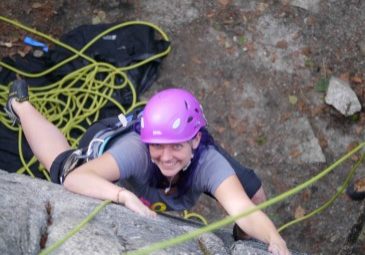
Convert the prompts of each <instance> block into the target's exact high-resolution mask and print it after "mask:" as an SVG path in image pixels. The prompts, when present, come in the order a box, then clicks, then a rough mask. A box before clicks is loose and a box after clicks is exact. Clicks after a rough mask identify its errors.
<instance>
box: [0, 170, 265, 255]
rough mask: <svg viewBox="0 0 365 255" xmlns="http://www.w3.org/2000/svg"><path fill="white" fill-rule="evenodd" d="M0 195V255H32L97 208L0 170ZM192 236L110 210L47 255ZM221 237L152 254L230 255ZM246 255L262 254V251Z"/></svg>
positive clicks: (112, 250)
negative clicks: (184, 235) (185, 235)
mask: <svg viewBox="0 0 365 255" xmlns="http://www.w3.org/2000/svg"><path fill="white" fill-rule="evenodd" d="M0 192H1V194H2V195H1V197H0V204H1V205H2V206H1V207H0V254H38V253H39V252H40V251H41V250H42V249H44V248H47V247H50V246H51V245H52V244H54V243H55V242H57V241H58V240H60V239H62V238H64V237H65V236H66V235H67V234H68V233H69V232H70V231H71V230H73V229H74V228H75V226H77V225H78V224H79V223H80V222H82V221H83V220H84V219H85V218H86V217H87V216H88V215H89V214H90V212H91V211H93V210H94V208H95V207H97V206H98V205H99V204H100V203H101V202H100V201H99V200H96V199H92V198H88V197H84V196H80V195H77V194H73V193H70V192H68V191H66V190H65V189H63V187H62V186H60V185H55V184H52V183H49V182H46V181H43V180H39V179H32V178H30V177H27V176H24V175H18V174H7V173H5V172H3V171H1V170H0ZM193 230H195V228H194V227H193V226H190V225H189V224H183V223H181V222H176V220H173V219H170V218H166V217H163V216H158V217H157V218H156V219H151V218H145V217H141V216H138V215H137V214H135V213H133V212H132V211H130V210H128V209H126V208H125V207H123V206H120V205H116V204H110V205H107V207H105V208H103V209H102V210H101V211H100V212H99V213H98V214H97V215H96V216H95V217H94V218H93V219H92V220H90V221H89V222H88V223H87V224H86V225H85V226H84V227H83V228H81V229H80V230H79V231H78V232H77V233H76V234H75V235H73V236H72V237H71V238H69V239H67V240H66V241H65V242H64V243H63V244H62V245H61V246H60V247H59V248H58V249H56V250H55V251H54V252H53V253H52V254H98V255H100V254H122V253H125V252H128V251H133V250H138V249H140V248H142V247H146V246H149V245H151V244H153V243H157V242H160V241H163V240H168V239H171V238H173V237H176V236H179V235H182V234H184V233H186V232H190V231H193ZM221 234H222V233H221ZM224 235H226V237H225V238H224V239H225V240H226V241H225V242H223V241H222V239H221V238H220V237H218V236H217V235H215V234H212V233H207V234H203V235H201V236H199V237H198V238H195V239H193V240H190V241H187V242H184V243H182V244H179V245H176V246H172V247H169V248H166V249H164V250H158V251H155V252H154V253H153V254H220V255H225V254H230V251H229V248H228V247H229V246H230V244H227V238H229V237H230V233H225V234H224ZM232 242H233V240H232V241H230V243H232ZM250 249H251V250H254V251H255V252H256V253H254V254H267V253H266V252H265V251H264V249H266V246H265V245H262V247H261V249H258V248H255V247H251V248H250ZM236 254H237V253H236Z"/></svg>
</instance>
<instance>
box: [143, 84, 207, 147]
mask: <svg viewBox="0 0 365 255" xmlns="http://www.w3.org/2000/svg"><path fill="white" fill-rule="evenodd" d="M206 124H207V121H206V119H205V116H204V113H203V108H202V106H201V105H200V103H199V101H198V100H197V99H196V98H195V97H194V96H193V95H192V94H191V93H190V92H189V91H187V90H184V89H179V88H171V89H166V90H163V91H161V92H159V93H157V94H156V95H154V96H153V97H152V98H151V99H150V100H149V101H148V103H147V105H146V107H145V108H144V110H143V114H142V118H141V140H142V142H144V143H157V144H158V143H164V144H166V143H180V142H186V141H189V140H190V139H192V138H193V137H194V136H195V135H196V134H197V133H198V131H199V130H200V128H202V127H204V126H205V125H206Z"/></svg>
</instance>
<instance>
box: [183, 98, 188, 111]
mask: <svg viewBox="0 0 365 255" xmlns="http://www.w3.org/2000/svg"><path fill="white" fill-rule="evenodd" d="M184 103H185V108H186V110H188V109H189V104H188V102H186V100H184Z"/></svg>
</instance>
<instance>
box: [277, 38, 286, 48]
mask: <svg viewBox="0 0 365 255" xmlns="http://www.w3.org/2000/svg"><path fill="white" fill-rule="evenodd" d="M276 48H279V49H287V48H288V42H287V41H285V40H281V41H278V42H277V43H276Z"/></svg>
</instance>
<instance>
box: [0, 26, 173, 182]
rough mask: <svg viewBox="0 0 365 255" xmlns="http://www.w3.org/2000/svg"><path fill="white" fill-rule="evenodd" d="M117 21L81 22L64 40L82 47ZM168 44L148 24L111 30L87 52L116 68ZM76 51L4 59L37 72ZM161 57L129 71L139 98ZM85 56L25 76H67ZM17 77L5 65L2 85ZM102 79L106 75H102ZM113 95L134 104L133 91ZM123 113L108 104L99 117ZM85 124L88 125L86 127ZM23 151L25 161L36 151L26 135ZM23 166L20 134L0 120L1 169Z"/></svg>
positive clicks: (34, 82) (37, 82) (35, 81)
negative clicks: (35, 74) (156, 35)
mask: <svg viewBox="0 0 365 255" xmlns="http://www.w3.org/2000/svg"><path fill="white" fill-rule="evenodd" d="M114 25H115V24H98V25H82V26H80V27H78V28H76V29H74V30H72V31H70V32H69V33H66V34H65V35H63V36H62V37H61V39H60V41H61V42H63V43H66V44H68V45H70V46H72V47H73V48H75V49H77V50H80V49H82V48H83V47H84V46H85V45H86V44H87V43H88V42H89V41H90V40H92V39H93V38H94V37H95V36H97V35H98V34H100V33H101V32H103V31H105V30H106V29H109V28H111V27H112V26H114ZM168 47H169V42H168V41H165V40H157V39H155V31H154V29H153V28H151V27H149V26H146V25H130V26H125V27H122V28H120V29H117V30H114V31H113V32H110V33H108V34H107V35H105V36H103V37H102V38H100V39H99V40H97V41H96V42H95V43H94V44H93V45H92V46H91V47H89V48H88V49H87V50H86V51H85V52H84V53H85V54H86V55H88V56H89V57H91V58H93V59H95V60H97V61H100V62H107V63H110V64H112V65H114V66H116V67H123V66H128V65H132V64H134V63H137V62H140V61H142V60H145V59H147V58H149V57H151V56H154V55H156V54H158V53H160V52H162V51H164V50H166V49H167V48H168ZM72 55H73V53H72V52H69V51H68V50H66V49H64V48H62V47H59V46H56V47H55V48H53V49H52V48H51V49H50V50H49V51H48V52H46V53H45V54H44V55H43V56H42V57H40V58H37V57H34V56H33V54H32V53H29V54H27V55H26V56H25V57H21V56H20V55H16V56H14V57H6V58H4V59H3V60H2V61H3V62H5V63H7V64H9V65H11V66H13V67H15V68H17V69H19V70H22V71H25V72H29V73H38V72H41V71H44V70H47V69H49V68H50V67H52V66H54V65H55V64H57V63H59V62H61V61H62V60H64V59H67V58H68V57H70V56H72ZM161 61H162V59H161V58H158V59H155V60H153V61H151V62H148V63H146V64H145V65H142V66H140V67H138V68H135V69H132V70H129V71H127V76H128V79H129V80H130V81H131V82H132V84H133V86H134V87H135V89H136V92H137V98H138V96H140V95H141V94H142V93H143V92H145V91H146V90H147V89H148V88H149V87H151V86H152V84H153V82H154V81H155V80H156V78H157V75H158V68H159V66H160V64H161ZM87 64H88V62H87V60H85V59H84V58H76V59H75V60H73V61H71V62H69V63H67V64H66V65H64V66H61V67H60V68H59V69H56V70H55V71H53V72H51V73H49V74H47V75H45V76H42V77H40V78H27V77H23V79H25V80H26V82H27V83H28V84H29V85H30V86H44V85H47V84H51V83H54V82H56V81H58V80H60V79H62V78H63V77H64V76H65V75H67V74H69V73H70V72H73V71H75V70H77V69H79V68H82V67H84V66H85V65H87ZM15 79H16V73H14V72H13V71H11V70H8V69H6V68H3V69H2V70H1V71H0V84H9V83H10V82H11V81H13V80H15ZM100 79H103V77H100ZM112 97H113V98H114V99H116V100H117V101H118V102H120V103H121V104H122V105H123V106H125V107H128V106H129V105H130V104H131V100H132V95H131V92H130V90H127V89H121V90H116V91H115V92H114V93H113V95H112ZM119 113H120V111H119V109H117V107H116V106H114V104H111V103H110V104H107V105H106V106H104V108H103V109H101V111H100V117H99V118H100V119H104V118H108V117H111V116H116V115H118V114H119ZM86 124H87V123H85V127H86ZM22 140H23V142H22V148H21V149H22V151H23V155H24V158H25V160H26V161H29V160H30V159H31V158H32V156H33V153H32V152H31V150H30V148H29V146H28V144H27V142H26V140H25V138H24V137H23V139H22ZM21 166H22V164H21V162H20V159H19V148H18V134H17V132H14V131H11V130H9V129H8V128H6V127H5V126H4V125H3V124H1V123H0V169H4V170H7V171H9V172H15V171H17V170H18V169H19V168H20V167H21ZM37 168H38V166H35V165H33V166H32V167H31V170H32V172H33V173H34V174H35V175H36V176H38V177H43V174H42V173H40V172H39V171H37Z"/></svg>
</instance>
